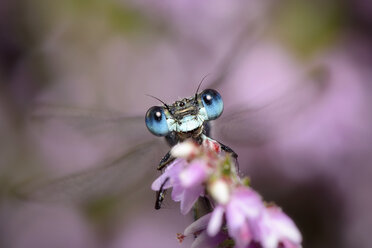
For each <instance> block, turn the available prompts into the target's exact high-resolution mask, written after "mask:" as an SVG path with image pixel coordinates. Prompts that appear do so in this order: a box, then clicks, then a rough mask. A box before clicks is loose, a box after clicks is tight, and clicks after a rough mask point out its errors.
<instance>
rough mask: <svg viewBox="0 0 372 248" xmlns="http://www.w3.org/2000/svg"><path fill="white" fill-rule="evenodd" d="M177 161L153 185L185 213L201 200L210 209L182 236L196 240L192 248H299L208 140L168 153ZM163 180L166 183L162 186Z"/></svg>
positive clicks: (291, 231) (281, 216) (294, 233)
mask: <svg viewBox="0 0 372 248" xmlns="http://www.w3.org/2000/svg"><path fill="white" fill-rule="evenodd" d="M171 154H172V156H174V157H176V158H177V159H176V160H175V161H174V162H173V163H171V164H170V165H169V166H168V167H167V168H166V169H165V171H164V173H163V174H162V175H161V176H160V177H159V178H157V179H156V180H155V181H154V183H153V184H152V189H153V190H156V191H158V190H159V189H160V188H161V186H163V189H168V188H172V199H173V200H174V201H177V202H178V201H179V202H180V203H181V213H182V214H187V213H188V212H189V211H190V210H191V209H192V207H193V206H194V204H195V203H196V201H197V200H198V198H199V197H200V196H203V197H206V198H207V199H209V201H210V202H211V205H212V206H213V210H212V212H211V213H208V214H206V215H204V216H203V217H201V218H199V219H198V220H196V221H195V222H194V223H192V224H191V225H190V226H189V227H187V228H186V229H185V231H184V233H183V234H182V235H181V236H180V237H182V239H183V238H184V237H188V236H192V237H196V238H195V240H194V242H193V245H192V247H193V248H197V247H200V248H202V247H203V248H205V247H221V248H223V247H237V248H254V247H262V248H279V247H280V248H300V247H301V242H302V237H301V233H300V231H299V230H298V228H297V227H296V225H295V224H294V222H293V221H292V220H291V218H290V217H288V216H287V215H286V214H285V213H284V212H283V211H282V210H281V209H280V208H279V207H277V206H275V205H273V204H266V203H265V202H264V201H263V200H262V197H261V196H260V195H259V194H258V193H257V192H256V191H254V190H253V189H252V188H251V187H250V186H249V180H248V179H247V178H241V177H240V176H239V175H238V170H237V167H236V164H235V159H234V158H232V157H231V155H230V154H229V153H225V152H222V151H221V148H220V146H219V144H218V143H217V142H216V141H214V140H212V139H209V138H206V139H205V140H204V142H203V143H202V145H198V144H196V143H195V142H193V141H191V140H187V141H185V142H182V143H179V144H178V145H176V146H174V147H173V149H172V150H171ZM164 182H165V183H164Z"/></svg>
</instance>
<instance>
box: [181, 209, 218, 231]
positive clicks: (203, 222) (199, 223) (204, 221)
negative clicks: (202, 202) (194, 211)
mask: <svg viewBox="0 0 372 248" xmlns="http://www.w3.org/2000/svg"><path fill="white" fill-rule="evenodd" d="M211 216H212V213H209V214H206V215H204V216H202V217H200V218H199V219H198V220H196V221H194V222H193V223H192V224H191V225H189V226H188V227H186V229H185V231H184V232H183V234H184V235H185V236H189V235H191V234H194V233H196V232H199V231H202V230H204V229H206V228H207V226H208V222H209V220H210V219H211Z"/></svg>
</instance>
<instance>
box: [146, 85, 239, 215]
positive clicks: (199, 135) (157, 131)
mask: <svg viewBox="0 0 372 248" xmlns="http://www.w3.org/2000/svg"><path fill="white" fill-rule="evenodd" d="M199 86H200V85H199ZM198 90H199V87H198ZM198 90H197V91H196V93H195V95H194V96H193V97H190V98H184V99H182V100H179V101H176V102H174V103H173V104H172V105H167V104H166V103H164V102H162V101H161V102H162V103H163V106H161V107H159V106H154V107H151V108H150V109H149V110H148V111H147V113H146V126H147V128H148V129H149V131H150V132H151V133H153V134H154V135H156V136H165V139H166V140H167V142H168V144H169V145H170V146H174V145H175V144H177V143H179V142H183V141H184V140H186V139H192V140H193V141H195V142H196V143H197V144H199V145H201V144H203V143H207V144H213V145H214V146H216V147H215V148H214V149H216V150H223V151H225V152H228V153H231V154H232V156H233V157H234V158H235V159H236V158H237V157H238V156H237V154H236V153H235V152H234V151H233V150H232V149H231V148H230V147H228V146H226V145H224V144H222V143H220V142H217V141H215V140H212V139H211V138H209V137H208V136H209V127H208V126H209V124H208V123H209V121H212V120H215V119H217V118H218V117H219V116H220V115H221V114H222V111H223V101H222V98H221V95H220V94H219V93H218V92H217V91H216V90H213V89H206V90H204V91H203V92H201V93H200V94H198ZM173 160H174V158H173V157H172V155H171V153H170V152H168V153H167V154H166V155H165V156H164V157H163V158H162V159H161V161H160V163H159V166H158V170H162V169H163V168H164V167H165V166H166V165H167V164H169V163H170V162H171V161H173ZM166 180H167V179H166ZM164 184H165V182H164V183H163V185H162V187H160V190H159V192H158V193H157V197H156V202H155V209H160V207H161V203H162V201H163V199H164V194H165V190H163V186H164Z"/></svg>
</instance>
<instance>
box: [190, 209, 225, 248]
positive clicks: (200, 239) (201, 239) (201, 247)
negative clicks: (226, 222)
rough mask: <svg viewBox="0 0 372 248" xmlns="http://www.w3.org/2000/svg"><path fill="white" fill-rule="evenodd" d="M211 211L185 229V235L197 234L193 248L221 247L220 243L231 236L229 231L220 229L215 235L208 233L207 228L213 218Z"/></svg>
mask: <svg viewBox="0 0 372 248" xmlns="http://www.w3.org/2000/svg"><path fill="white" fill-rule="evenodd" d="M211 215H212V214H211V213H209V214H206V215H204V216H203V217H201V218H199V219H198V220H197V221H195V222H193V223H192V224H191V225H190V226H188V227H187V228H186V229H185V231H184V235H185V236H186V237H187V236H195V235H196V236H197V237H196V238H195V240H194V242H193V243H192V246H191V248H215V247H219V245H220V244H221V243H222V242H223V241H225V240H227V239H228V238H229V237H228V235H227V233H225V232H222V231H220V232H219V233H218V234H216V235H215V236H213V237H211V236H209V235H208V233H207V231H206V228H207V225H208V222H209V221H210V218H211Z"/></svg>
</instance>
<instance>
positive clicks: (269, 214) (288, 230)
mask: <svg viewBox="0 0 372 248" xmlns="http://www.w3.org/2000/svg"><path fill="white" fill-rule="evenodd" d="M255 235H256V236H257V237H256V239H257V240H259V241H260V243H261V245H262V247H263V248H277V247H278V245H279V244H282V247H283V248H298V247H301V241H302V237H301V233H300V231H299V230H298V229H297V227H296V225H295V224H294V222H293V221H292V220H291V219H290V218H289V217H288V216H287V215H286V214H285V213H284V212H283V211H282V210H281V209H280V208H279V207H276V206H270V207H267V208H265V209H264V212H263V214H262V215H261V217H260V219H259V220H258V221H257V222H256V234H255Z"/></svg>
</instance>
